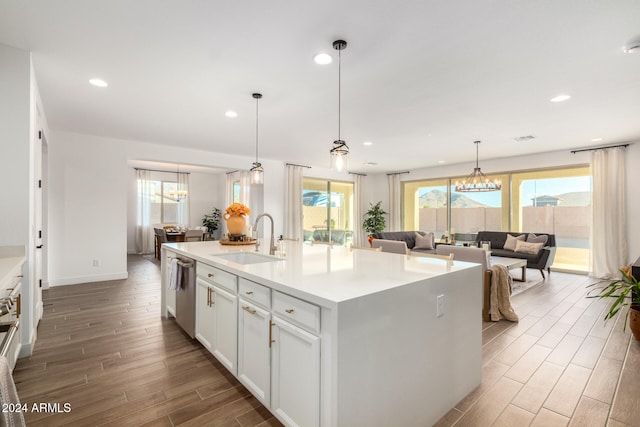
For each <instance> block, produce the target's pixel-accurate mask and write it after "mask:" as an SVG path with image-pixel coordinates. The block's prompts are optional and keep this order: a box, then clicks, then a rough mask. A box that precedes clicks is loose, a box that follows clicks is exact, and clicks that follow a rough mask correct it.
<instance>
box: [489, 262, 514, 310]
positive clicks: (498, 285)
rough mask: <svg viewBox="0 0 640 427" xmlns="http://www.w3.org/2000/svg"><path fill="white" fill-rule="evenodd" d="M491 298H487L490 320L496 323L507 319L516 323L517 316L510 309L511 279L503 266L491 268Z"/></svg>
mask: <svg viewBox="0 0 640 427" xmlns="http://www.w3.org/2000/svg"><path fill="white" fill-rule="evenodd" d="M491 272H492V274H491V297H490V298H489V303H490V304H489V310H490V312H491V320H492V321H494V322H497V321H498V320H500V319H507V320H509V321H511V322H517V321H518V320H519V319H518V315H517V314H516V312H515V311H514V310H513V307H511V284H512V279H511V276H510V275H509V270H508V269H507V267H505V266H504V265H500V264H496V265H494V266H492V267H491Z"/></svg>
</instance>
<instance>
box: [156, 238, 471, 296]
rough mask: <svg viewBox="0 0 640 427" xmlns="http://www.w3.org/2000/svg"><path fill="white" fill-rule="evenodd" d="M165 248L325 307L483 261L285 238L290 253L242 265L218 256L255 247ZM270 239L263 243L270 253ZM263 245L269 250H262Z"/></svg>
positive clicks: (193, 244) (170, 245) (201, 245)
mask: <svg viewBox="0 0 640 427" xmlns="http://www.w3.org/2000/svg"><path fill="white" fill-rule="evenodd" d="M163 246H166V247H167V248H171V249H172V250H173V251H175V252H177V253H179V254H182V255H185V256H188V257H190V258H192V259H195V260H196V261H200V262H205V263H207V264H210V265H213V266H215V267H218V268H220V269H222V270H226V271H229V272H230V273H233V274H236V275H238V276H240V277H244V278H246V279H249V280H253V281H257V282H259V283H263V284H266V285H268V286H270V287H272V288H273V289H276V290H281V291H283V292H285V293H288V294H290V295H293V296H297V297H299V298H302V299H305V300H307V301H310V302H313V303H316V304H318V305H321V306H325V307H329V308H332V307H335V306H337V304H338V303H340V302H342V301H347V300H350V299H355V298H359V297H362V296H365V295H370V294H374V293H377V292H382V291H386V290H388V289H392V288H394V287H398V286H403V285H407V284H410V283H415V282H418V281H422V280H425V279H428V278H431V277H435V276H441V275H445V274H448V273H451V272H454V271H457V270H462V269H468V268H474V267H478V264H471V263H465V262H460V261H456V262H449V261H446V260H441V259H435V258H425V257H419V256H405V255H398V254H391V253H383V252H374V251H367V250H357V249H356V250H353V251H350V250H349V248H346V247H341V246H334V247H333V248H330V247H328V246H326V245H316V246H311V245H309V244H301V243H298V242H290V241H287V242H285V247H286V256H285V257H284V258H281V259H278V260H277V261H274V262H265V263H258V264H247V265H242V264H237V263H235V262H232V261H228V260H225V259H222V258H219V257H216V256H215V255H216V254H223V253H228V252H239V251H247V252H253V251H255V245H247V246H224V245H220V243H219V242H217V241H216V242H188V243H167V244H165V245H163ZM267 246H268V242H265V244H263V245H262V247H261V248H260V249H261V250H260V252H261V253H262V254H265V253H268V251H267V252H265V251H266V249H267ZM263 249H264V250H263Z"/></svg>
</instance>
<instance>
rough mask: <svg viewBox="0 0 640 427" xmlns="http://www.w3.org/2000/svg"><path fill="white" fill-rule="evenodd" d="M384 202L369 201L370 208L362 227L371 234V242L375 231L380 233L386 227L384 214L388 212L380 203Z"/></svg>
mask: <svg viewBox="0 0 640 427" xmlns="http://www.w3.org/2000/svg"><path fill="white" fill-rule="evenodd" d="M381 204H382V202H378V203H376V204H375V205H374V204H373V203H369V205H370V208H369V210H368V211H367V212H366V213H365V214H364V221H363V222H362V228H364V230H365V231H366V232H367V233H368V234H369V244H370V245H371V242H372V241H373V233H380V232H381V231H382V230H384V228H385V227H386V225H387V224H386V221H385V219H384V216H385V215H386V214H387V213H386V212H385V211H383V210H382V208H381V207H380V205H381Z"/></svg>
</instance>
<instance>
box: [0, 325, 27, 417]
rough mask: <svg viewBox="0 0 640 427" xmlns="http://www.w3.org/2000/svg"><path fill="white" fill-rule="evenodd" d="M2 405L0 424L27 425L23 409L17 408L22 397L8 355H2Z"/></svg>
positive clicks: (0, 376)
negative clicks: (19, 395)
mask: <svg viewBox="0 0 640 427" xmlns="http://www.w3.org/2000/svg"><path fill="white" fill-rule="evenodd" d="M16 338H17V337H16ZM0 405H1V406H2V412H1V414H2V415H0V426H2V427H4V426H7V427H16V426H25V425H26V424H25V423H24V415H23V414H22V411H16V410H15V409H16V408H20V399H19V398H18V392H17V391H16V385H15V383H14V382H13V377H12V376H11V368H10V367H9V362H8V361H7V359H6V357H2V356H0Z"/></svg>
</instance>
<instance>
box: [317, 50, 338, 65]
mask: <svg viewBox="0 0 640 427" xmlns="http://www.w3.org/2000/svg"><path fill="white" fill-rule="evenodd" d="M313 61H314V62H315V63H316V64H318V65H327V64H331V63H332V62H333V58H332V57H331V55H329V54H328V53H324V52H323V53H318V54H316V56H314V57H313Z"/></svg>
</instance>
